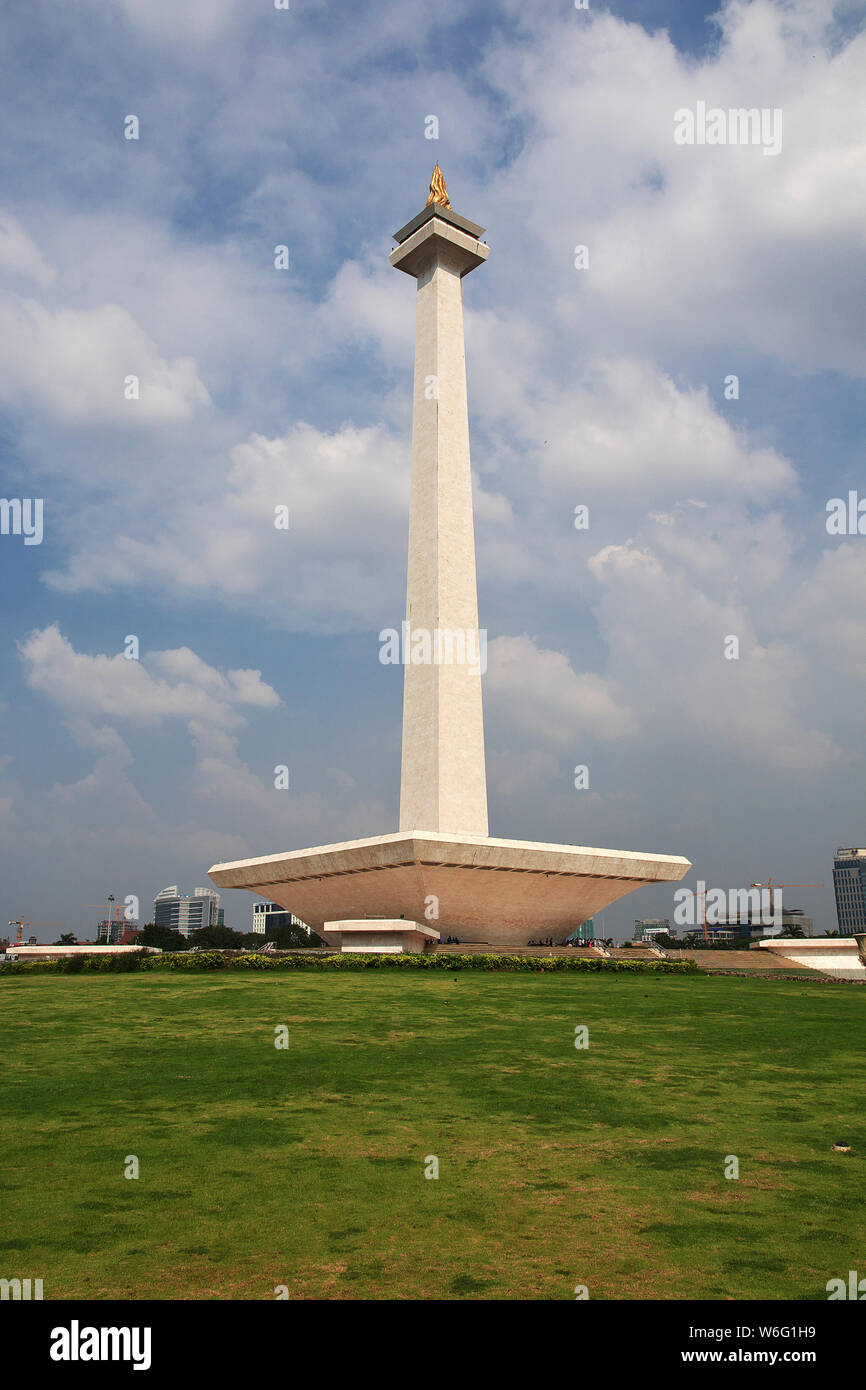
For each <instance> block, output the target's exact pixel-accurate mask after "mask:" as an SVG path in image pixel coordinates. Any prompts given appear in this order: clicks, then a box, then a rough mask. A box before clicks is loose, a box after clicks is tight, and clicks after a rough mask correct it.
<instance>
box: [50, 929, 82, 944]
mask: <svg viewBox="0 0 866 1390" xmlns="http://www.w3.org/2000/svg"><path fill="white" fill-rule="evenodd" d="M54 945H55V946H77V945H78V937H77V936H73V934H72V932H71V931H65V932H61V934H60V936H59V937H58V938H57V940H56V941H55V943H54Z"/></svg>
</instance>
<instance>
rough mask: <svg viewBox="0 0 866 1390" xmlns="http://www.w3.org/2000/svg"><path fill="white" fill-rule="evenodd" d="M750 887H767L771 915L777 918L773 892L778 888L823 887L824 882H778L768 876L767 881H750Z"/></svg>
mask: <svg viewBox="0 0 866 1390" xmlns="http://www.w3.org/2000/svg"><path fill="white" fill-rule="evenodd" d="M749 887H750V888H766V889H767V890H768V892H769V894H770V916H771V917H772V918H773V919H774V920H775V916H776V910H775V899H774V897H773V894H774V893H775V891H776V889H777V888H823V887H824V885H823V883H776V882H775V881H774V880H773V879H772V878H768V879H767V882H766V883H750V884H749Z"/></svg>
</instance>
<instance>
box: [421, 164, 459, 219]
mask: <svg viewBox="0 0 866 1390" xmlns="http://www.w3.org/2000/svg"><path fill="white" fill-rule="evenodd" d="M431 203H438V204H439V206H440V207H443V208H450V207H451V199H450V198H449V197H448V189H447V188H446V187H445V175H444V174H443V173H442V170H441V169H440V168H439V165H438V164H437V165H436V168H435V169H434V170H433V177H432V179H431V180H430V196H429V197H428V199H427V202H426V203H425V205H424V206H425V207H428V208H429V206H430V204H431ZM452 211H453V209H452Z"/></svg>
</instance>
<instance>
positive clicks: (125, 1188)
mask: <svg viewBox="0 0 866 1390" xmlns="http://www.w3.org/2000/svg"><path fill="white" fill-rule="evenodd" d="M864 1006H866V994H864V992H863V991H862V990H860V989H857V988H856V987H854V986H850V985H841V984H819V983H814V984H813V983H811V982H809V983H803V982H794V981H769V980H749V979H740V978H733V977H720V978H707V977H701V976H695V977H691V978H688V977H687V978H676V977H669V976H653V975H646V976H641V975H635V976H629V975H613V974H611V975H585V976H581V975H571V976H569V975H552V974H545V978H544V979H543V980H542V979H541V976H540V974H535V975H529V974H527V975H521V974H513V975H509V974H497V973H482V972H472V973H470V972H465V973H461V974H460V975H459V976H457V977H456V978H455V977H454V976H453V975H451V974H441V975H440V974H439V973H438V972H437V973H435V974H434V973H427V972H424V973H421V972H418V973H417V974H416V973H414V972H401V973H399V974H398V973H396V972H388V971H382V972H381V973H380V972H378V971H376V972H370V971H368V972H365V973H363V974H361V973H358V974H354V973H347V974H341V975H338V974H331V975H324V974H313V973H309V974H307V973H300V972H292V973H288V972H286V973H279V974H277V973H276V972H275V973H267V974H265V973H263V974H255V975H240V974H238V975H228V974H226V973H222V972H221V973H213V974H205V973H203V974H194V973H183V974H181V973H172V974H169V973H165V974H157V973H153V974H147V975H141V976H139V975H81V976H65V977H57V978H52V977H50V976H47V975H45V976H32V977H30V978H27V977H24V976H19V977H8V978H5V979H2V980H0V1020H2V1021H0V1039H2V1054H0V1056H2V1081H0V1094H2V1098H3V1099H2V1120H3V1124H2V1141H0V1177H2V1189H0V1191H2V1208H0V1209H2V1223H0V1276H2V1277H14V1276H18V1277H27V1276H30V1277H32V1278H40V1277H41V1278H42V1279H43V1280H44V1286H45V1297H46V1299H48V1298H156V1299H166V1298H169V1299H176V1298H192V1299H202V1298H238V1299H268V1298H273V1297H274V1289H275V1286H276V1285H281V1284H283V1285H287V1286H288V1289H289V1293H290V1296H291V1297H292V1298H329V1299H332V1298H366V1299H377V1298H409V1299H420V1298H434V1299H441V1298H454V1297H459V1298H465V1297H469V1298H545V1299H546V1298H557V1299H559V1298H564V1299H571V1298H574V1290H575V1286H576V1285H578V1284H584V1285H586V1286H587V1287H588V1290H589V1296H590V1298H664V1299H680V1298H694V1297H697V1298H714V1299H726V1298H762V1299H778V1298H821V1299H824V1298H826V1296H827V1295H826V1291H825V1285H826V1282H827V1280H828V1279H829V1278H833V1277H836V1276H841V1277H846V1276H847V1271H848V1270H849V1269H859V1270H860V1271H861V1273H866V1240H864V1232H866V1220H864V1199H863V1193H864V1189H866V1183H864V1177H866V1172H864V1166H866V1165H864V1153H866V1114H864V1106H863V1097H864V1094H866V1046H864V1044H866V1022H864ZM279 1024H286V1025H288V1027H289V1029H290V1046H289V1048H288V1050H277V1049H276V1048H275V1047H274V1029H275V1026H276V1025H279ZM581 1024H585V1025H587V1026H588V1028H589V1048H588V1049H587V1050H585V1051H578V1050H576V1049H575V1047H574V1029H575V1026H576V1025H581ZM838 1138H845V1139H847V1140H848V1142H849V1143H850V1144H852V1145H853V1146H854V1152H853V1153H851V1154H836V1153H833V1152H832V1151H831V1149H832V1145H833V1143H834V1141H835V1140H837V1139H838ZM129 1154H135V1155H137V1157H138V1159H139V1162H140V1177H139V1178H138V1180H129V1179H126V1178H125V1177H124V1162H125V1159H126V1156H127V1155H129ZM729 1154H734V1155H736V1156H737V1157H738V1159H739V1165H740V1177H739V1179H738V1180H736V1181H732V1180H727V1179H726V1178H725V1177H724V1164H725V1156H726V1155H729ZM428 1155H436V1156H437V1157H438V1160H439V1178H438V1180H429V1179H426V1178H425V1176H424V1171H425V1158H426V1157H427V1156H428Z"/></svg>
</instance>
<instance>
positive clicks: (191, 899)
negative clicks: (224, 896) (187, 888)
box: [153, 883, 225, 936]
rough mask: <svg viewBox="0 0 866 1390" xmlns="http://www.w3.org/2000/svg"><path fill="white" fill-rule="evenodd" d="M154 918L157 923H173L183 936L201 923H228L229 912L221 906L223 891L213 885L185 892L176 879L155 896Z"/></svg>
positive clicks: (201, 924) (203, 924) (213, 925)
mask: <svg viewBox="0 0 866 1390" xmlns="http://www.w3.org/2000/svg"><path fill="white" fill-rule="evenodd" d="M153 921H154V925H155V926H157V927H170V928H171V930H172V931H179V932H180V934H181V936H189V934H190V932H193V931H196V930H197V929H198V928H199V927H222V926H224V925H225V913H224V912H223V909H222V908H221V907H220V895H219V893H217V892H215V891H214V889H213V888H196V890H195V892H194V893H193V894H192V896H190V895H189V894H188V893H186V894H182V893H181V892H180V889H179V888H178V886H177V884H176V883H173V884H172V885H171V887H170V888H163V890H162V892H161V893H157V895H156V897H155V898H154V900H153Z"/></svg>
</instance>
